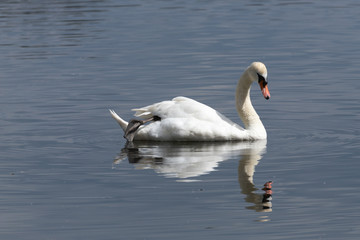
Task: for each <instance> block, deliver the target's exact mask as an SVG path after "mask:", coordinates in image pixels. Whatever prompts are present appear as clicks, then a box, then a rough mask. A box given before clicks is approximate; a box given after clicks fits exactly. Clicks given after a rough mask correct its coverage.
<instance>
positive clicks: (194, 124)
mask: <svg viewBox="0 0 360 240" xmlns="http://www.w3.org/2000/svg"><path fill="white" fill-rule="evenodd" d="M133 111H136V113H135V116H136V117H139V118H143V119H149V118H151V117H153V116H158V117H160V118H161V121H156V122H153V123H150V124H148V125H143V126H141V127H140V128H139V131H138V133H137V137H135V139H144V140H153V139H155V140H187V141H188V140H194V141H198V140H199V141H203V140H209V139H213V140H231V139H237V138H242V137H244V134H245V131H244V129H243V128H241V127H240V126H239V125H237V124H236V123H234V122H232V121H231V120H230V119H228V118H226V117H225V116H223V115H222V114H220V113H219V112H217V111H216V110H215V109H213V108H211V107H209V106H207V105H205V104H202V103H200V102H198V101H195V100H193V99H191V98H187V97H176V98H174V99H172V100H171V101H163V102H159V103H155V104H152V105H149V106H146V107H142V108H137V109H133Z"/></svg>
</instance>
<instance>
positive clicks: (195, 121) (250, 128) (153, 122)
mask: <svg viewBox="0 0 360 240" xmlns="http://www.w3.org/2000/svg"><path fill="white" fill-rule="evenodd" d="M266 79H267V70H266V67H265V65H264V64H263V63H261V62H253V63H252V64H251V65H250V66H249V67H248V68H247V69H246V70H245V72H244V73H243V74H242V76H241V78H240V80H239V82H238V85H237V87H236V108H237V111H238V114H239V116H240V118H241V120H242V121H243V123H244V125H245V129H244V128H242V127H240V126H239V125H237V124H236V123H234V122H232V121H231V120H229V119H228V118H226V117H225V116H223V115H222V114H220V113H219V112H217V111H216V110H214V109H213V108H211V107H209V106H206V105H204V104H202V103H200V102H197V101H195V100H193V99H190V98H186V97H176V98H174V99H172V100H171V101H163V102H159V103H155V104H152V105H149V106H146V107H142V108H138V109H133V111H136V113H135V116H136V117H138V118H140V119H142V120H131V121H130V123H128V122H126V121H124V120H123V119H122V118H121V117H119V116H118V115H117V114H116V113H115V112H114V111H113V110H110V113H111V115H112V117H113V118H114V119H115V120H116V121H117V122H118V123H119V125H120V126H121V128H122V129H123V130H124V132H125V135H124V137H125V138H126V139H127V140H129V141H133V140H151V141H236V140H257V139H266V136H267V134H266V130H265V128H264V125H263V124H262V122H261V120H260V117H259V115H258V114H257V113H256V111H255V109H254V108H253V106H252V104H251V100H250V87H251V84H252V83H253V82H255V81H256V82H258V83H259V85H260V88H261V91H262V93H263V95H264V97H265V99H269V98H270V93H269V90H268V87H267V80H266ZM147 122H150V123H148V124H145V123H147Z"/></svg>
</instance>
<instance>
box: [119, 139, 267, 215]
mask: <svg viewBox="0 0 360 240" xmlns="http://www.w3.org/2000/svg"><path fill="white" fill-rule="evenodd" d="M265 149H266V140H262V141H255V142H221V143H211V142H207V143H196V142H191V143H190V142H186V143H178V142H176V143H174V142H171V143H169V142H156V143H154V142H131V143H130V142H128V143H127V144H126V145H125V147H124V148H123V149H122V150H121V153H120V154H119V155H118V157H117V158H116V159H115V161H114V163H115V164H119V163H120V162H121V161H122V160H124V159H127V160H128V161H129V163H131V164H133V165H134V166H135V168H136V169H153V170H154V171H155V172H156V173H158V174H159V175H162V176H164V177H167V178H176V179H177V181H181V182H191V181H198V180H196V177H199V176H202V175H205V174H209V173H210V172H212V171H215V170H216V168H217V167H218V165H219V163H220V162H222V161H225V160H228V159H234V158H235V159H240V160H239V166H238V181H239V184H240V188H241V193H243V194H244V195H245V196H246V197H245V200H246V201H247V202H249V203H252V204H253V206H251V207H247V208H249V209H254V210H256V211H271V201H270V200H271V194H270V195H269V193H270V192H271V185H270V191H269V189H268V190H267V191H266V190H264V191H265V194H261V193H256V191H257V190H258V189H257V188H256V187H255V185H254V182H253V177H254V173H255V166H256V165H258V163H259V161H260V159H261V158H262V155H263V154H264V152H265Z"/></svg>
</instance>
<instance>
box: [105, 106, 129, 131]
mask: <svg viewBox="0 0 360 240" xmlns="http://www.w3.org/2000/svg"><path fill="white" fill-rule="evenodd" d="M109 112H110V114H111V116H112V117H113V118H114V119H115V120H116V121H117V122H118V124H119V125H120V127H121V128H122V129H123V130H124V132H125V131H126V128H127V126H128V122H126V121H125V120H123V119H122V118H121V117H120V116H119V115H117V114H116V112H115V111H114V110H112V109H109Z"/></svg>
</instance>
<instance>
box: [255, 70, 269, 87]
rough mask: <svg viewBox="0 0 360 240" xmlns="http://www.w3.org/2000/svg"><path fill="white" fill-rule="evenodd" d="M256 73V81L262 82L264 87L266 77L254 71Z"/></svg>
mask: <svg viewBox="0 0 360 240" xmlns="http://www.w3.org/2000/svg"><path fill="white" fill-rule="evenodd" d="M256 74H257V75H258V82H259V83H261V82H262V84H263V86H264V87H265V86H266V84H267V81H266V79H265V78H264V77H263V76H262V75H260V74H258V73H256Z"/></svg>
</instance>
